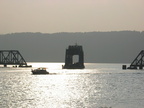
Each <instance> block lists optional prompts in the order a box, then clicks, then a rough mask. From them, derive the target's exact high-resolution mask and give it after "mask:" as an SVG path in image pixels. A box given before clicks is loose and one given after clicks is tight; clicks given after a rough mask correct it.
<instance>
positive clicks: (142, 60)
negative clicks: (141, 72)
mask: <svg viewBox="0 0 144 108" xmlns="http://www.w3.org/2000/svg"><path fill="white" fill-rule="evenodd" d="M137 67H139V69H143V67H144V50H142V51H141V52H140V53H139V54H138V56H137V57H136V58H135V59H134V61H133V62H132V63H131V65H130V67H129V69H137Z"/></svg>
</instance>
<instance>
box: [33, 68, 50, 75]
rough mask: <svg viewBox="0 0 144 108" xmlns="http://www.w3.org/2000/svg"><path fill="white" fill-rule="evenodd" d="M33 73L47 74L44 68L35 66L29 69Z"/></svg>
mask: <svg viewBox="0 0 144 108" xmlns="http://www.w3.org/2000/svg"><path fill="white" fill-rule="evenodd" d="M31 71H32V73H33V74H49V72H48V71H47V70H46V68H37V69H32V70H31Z"/></svg>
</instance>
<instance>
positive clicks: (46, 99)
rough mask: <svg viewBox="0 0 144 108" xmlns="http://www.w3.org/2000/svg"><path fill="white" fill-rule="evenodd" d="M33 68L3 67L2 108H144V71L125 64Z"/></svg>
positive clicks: (0, 70) (0, 69) (0, 84)
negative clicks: (39, 72) (42, 72)
mask: <svg viewBox="0 0 144 108" xmlns="http://www.w3.org/2000/svg"><path fill="white" fill-rule="evenodd" d="M30 64H31V65H33V68H37V67H47V68H48V71H49V72H50V74H49V75H32V73H31V68H12V67H8V68H3V67H0V108H143V107H144V70H122V69H121V67H122V64H97V63H85V66H86V69H82V70H79V69H76V70H67V69H61V66H62V64H63V63H30Z"/></svg>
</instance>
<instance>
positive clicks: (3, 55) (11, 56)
mask: <svg viewBox="0 0 144 108" xmlns="http://www.w3.org/2000/svg"><path fill="white" fill-rule="evenodd" d="M0 65H4V67H7V65H16V66H17V65H19V67H31V65H27V63H26V61H25V59H24V58H23V56H22V55H21V54H20V52H19V51H18V50H0Z"/></svg>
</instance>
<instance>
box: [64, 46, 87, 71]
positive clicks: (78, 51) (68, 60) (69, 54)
mask: <svg viewBox="0 0 144 108" xmlns="http://www.w3.org/2000/svg"><path fill="white" fill-rule="evenodd" d="M74 55H78V62H76V63H73V56H74ZM83 68H85V66H84V53H83V49H82V46H78V45H77V44H76V45H74V46H69V47H68V49H66V54H65V65H64V66H63V69H83Z"/></svg>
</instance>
